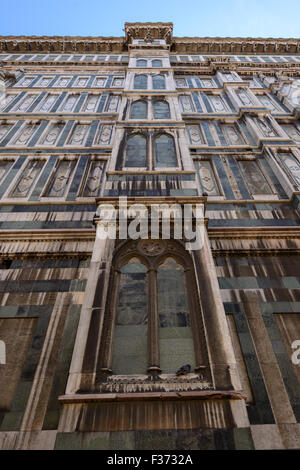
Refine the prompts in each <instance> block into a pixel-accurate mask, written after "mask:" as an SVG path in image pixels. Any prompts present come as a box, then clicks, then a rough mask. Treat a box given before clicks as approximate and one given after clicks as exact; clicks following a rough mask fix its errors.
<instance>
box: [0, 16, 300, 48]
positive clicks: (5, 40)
mask: <svg viewBox="0 0 300 470" xmlns="http://www.w3.org/2000/svg"><path fill="white" fill-rule="evenodd" d="M126 24H127V23H126ZM130 25H131V26H130V27H129V26H128V28H127V33H126V34H127V36H126V37H103V36H99V37H82V36H0V52H8V53H33V52H35V53H82V54H84V53H111V52H114V53H121V52H126V51H127V50H128V34H130V36H131V37H143V35H145V34H144V33H145V32H147V30H149V29H150V30H151V34H152V35H153V37H167V40H169V41H171V51H172V52H178V53H183V52H184V53H187V54H279V55H280V54H298V53H300V39H299V38H287V39H285V38H276V39H275V38H199V37H194V38H188V37H182V38H179V37H174V38H172V39H170V37H171V27H172V26H171V25H172V23H154V24H153V23H145V24H144V26H142V25H143V24H133V25H132V24H131V23H130ZM151 25H152V26H151Z"/></svg>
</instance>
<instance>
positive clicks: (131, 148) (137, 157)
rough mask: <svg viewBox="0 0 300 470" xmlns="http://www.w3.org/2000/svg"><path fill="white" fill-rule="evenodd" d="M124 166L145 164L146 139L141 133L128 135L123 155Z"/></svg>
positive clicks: (141, 165)
mask: <svg viewBox="0 0 300 470" xmlns="http://www.w3.org/2000/svg"><path fill="white" fill-rule="evenodd" d="M125 166H126V167H145V166H147V141H146V138H145V137H144V136H142V135H140V134H139V135H135V136H133V137H129V139H128V142H127V147H126V157H125Z"/></svg>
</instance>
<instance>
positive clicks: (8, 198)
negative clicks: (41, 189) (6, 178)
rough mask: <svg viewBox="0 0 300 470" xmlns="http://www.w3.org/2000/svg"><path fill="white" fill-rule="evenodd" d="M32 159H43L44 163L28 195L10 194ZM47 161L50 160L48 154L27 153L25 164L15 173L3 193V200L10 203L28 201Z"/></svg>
mask: <svg viewBox="0 0 300 470" xmlns="http://www.w3.org/2000/svg"><path fill="white" fill-rule="evenodd" d="M15 160H16V159H15ZM30 161H41V162H43V165H42V167H41V169H40V172H39V174H38V176H37V177H36V179H35V181H34V183H33V184H32V187H31V188H30V190H29V192H28V194H27V196H26V197H12V196H10V193H11V192H12V191H13V190H14V188H15V187H16V186H17V184H18V183H19V181H20V179H21V177H22V175H23V173H24V170H25V169H26V168H27V166H28V164H29V162H30ZM47 161H48V157H47V156H44V157H41V156H40V155H27V156H26V159H25V161H24V162H23V164H22V166H21V168H20V169H19V170H18V172H17V174H16V175H15V177H14V179H13V181H12V182H11V183H10V184H9V186H8V187H7V189H6V191H5V193H4V194H3V196H2V200H3V201H5V202H10V203H13V202H15V203H16V202H26V201H28V200H29V199H30V197H31V194H32V193H33V191H34V189H35V186H36V185H37V183H38V180H39V178H40V176H41V174H42V172H43V170H44V168H45V165H46V163H47Z"/></svg>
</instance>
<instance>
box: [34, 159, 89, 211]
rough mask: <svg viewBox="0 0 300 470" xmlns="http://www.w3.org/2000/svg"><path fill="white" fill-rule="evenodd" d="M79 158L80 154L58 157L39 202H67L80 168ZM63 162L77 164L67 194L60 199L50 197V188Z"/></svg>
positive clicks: (66, 190) (67, 187)
mask: <svg viewBox="0 0 300 470" xmlns="http://www.w3.org/2000/svg"><path fill="white" fill-rule="evenodd" d="M79 157H80V155H79V154H76V155H67V154H66V155H59V156H58V158H57V160H56V162H55V165H54V167H53V168H52V169H51V172H50V174H49V176H48V178H47V181H46V182H45V184H44V187H43V189H42V191H41V193H40V197H39V201H41V202H53V201H58V202H60V201H65V200H66V197H67V195H68V192H69V189H70V186H71V184H72V181H73V178H74V175H75V174H76V170H77V167H78V164H79V161H80V158H79ZM49 158H50V156H49ZM63 161H74V162H75V165H74V169H73V171H72V174H71V176H70V181H69V182H68V184H67V185H66V189H65V192H64V195H63V196H59V197H54V196H48V195H47V193H48V191H49V189H50V186H51V184H52V181H53V179H54V176H55V173H56V171H57V170H58V168H59V165H60V163H61V162H63Z"/></svg>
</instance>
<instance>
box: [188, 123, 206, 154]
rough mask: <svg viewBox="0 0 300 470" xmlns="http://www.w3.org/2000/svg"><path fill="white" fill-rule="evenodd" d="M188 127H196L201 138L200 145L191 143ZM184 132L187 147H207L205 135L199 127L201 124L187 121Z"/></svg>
mask: <svg viewBox="0 0 300 470" xmlns="http://www.w3.org/2000/svg"><path fill="white" fill-rule="evenodd" d="M190 126H198V128H199V133H200V138H201V141H202V142H201V143H192V141H191V140H192V139H191V137H190V129H189V128H190ZM185 131H186V134H187V138H188V147H191V148H193V149H195V148H198V147H207V146H208V143H207V138H206V135H205V133H204V131H203V128H202V126H201V122H197V123H196V122H192V121H187V122H186V125H185Z"/></svg>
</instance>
